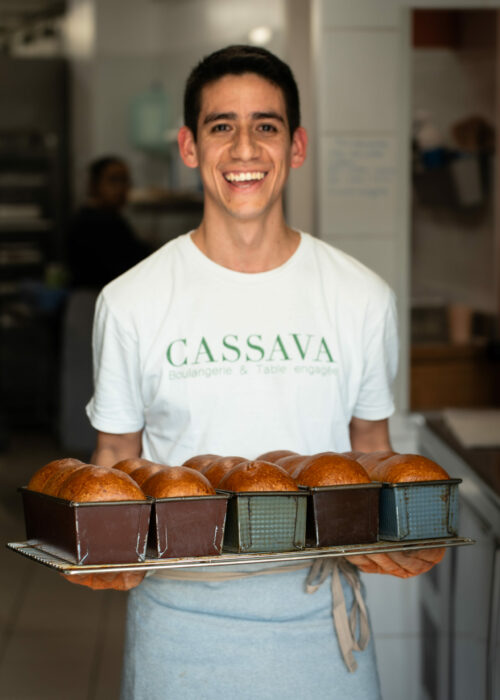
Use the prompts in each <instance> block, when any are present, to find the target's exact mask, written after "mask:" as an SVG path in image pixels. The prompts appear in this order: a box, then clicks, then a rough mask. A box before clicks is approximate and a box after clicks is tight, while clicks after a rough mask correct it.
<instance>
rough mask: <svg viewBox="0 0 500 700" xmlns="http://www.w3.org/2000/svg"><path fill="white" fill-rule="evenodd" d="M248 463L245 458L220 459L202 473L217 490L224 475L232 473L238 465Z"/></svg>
mask: <svg viewBox="0 0 500 700" xmlns="http://www.w3.org/2000/svg"><path fill="white" fill-rule="evenodd" d="M247 461H248V460H246V459H245V458H244V457H236V456H235V457H219V459H216V460H214V461H213V462H212V463H211V464H209V465H208V467H205V468H204V469H203V472H202V473H203V474H204V475H205V476H206V477H207V479H208V480H209V482H210V483H211V484H212V486H213V487H214V488H217V487H218V485H219V482H220V480H221V479H222V477H223V476H224V474H227V473H228V472H229V471H231V469H232V468H233V467H235V466H236V465H237V464H241V462H247Z"/></svg>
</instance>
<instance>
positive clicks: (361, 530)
mask: <svg viewBox="0 0 500 700" xmlns="http://www.w3.org/2000/svg"><path fill="white" fill-rule="evenodd" d="M381 486H382V485H381V484H380V483H374V482H372V483H369V484H342V485H339V486H316V487H309V488H307V487H303V486H301V487H300V488H304V489H306V490H307V493H308V500H307V523H306V541H307V544H308V546H311V547H331V546H335V545H342V544H367V543H369V542H376V541H377V537H378V521H379V494H380V489H381Z"/></svg>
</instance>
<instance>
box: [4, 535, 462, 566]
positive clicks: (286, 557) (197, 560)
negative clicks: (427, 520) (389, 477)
mask: <svg viewBox="0 0 500 700" xmlns="http://www.w3.org/2000/svg"><path fill="white" fill-rule="evenodd" d="M469 544H474V540H472V539H470V538H469V537H448V538H442V539H438V538H435V539H428V540H412V541H410V542H374V543H372V544H357V545H344V546H338V547H308V548H306V549H302V550H297V551H293V552H268V553H265V554H260V553H259V554H257V553H256V554H219V555H216V556H214V557H180V558H172V559H145V561H143V562H137V563H130V564H101V565H91V564H83V565H77V564H73V563H71V562H69V561H65V560H64V559H62V558H60V557H56V556H54V555H53V554H51V553H49V552H46V551H44V547H43V544H41V543H39V542H36V541H28V542H9V543H8V544H7V547H8V548H9V549H11V550H13V551H14V552H17V553H18V554H22V555H23V556H25V557H28V558H29V559H32V560H33V561H36V562H37V563H39V564H43V565H44V566H48V567H49V568H51V569H55V570H56V571H59V572H60V573H64V574H69V575H71V574H82V573H86V574H99V573H101V574H102V573H119V572H120V571H152V570H155V569H167V568H173V569H186V568H193V567H197V566H231V565H234V564H236V565H241V564H265V563H273V562H274V563H277V562H283V563H286V562H290V561H300V560H306V559H315V558H316V559H317V558H323V557H343V556H346V555H349V554H381V553H383V552H410V551H411V550H415V549H435V548H436V547H459V546H462V545H469Z"/></svg>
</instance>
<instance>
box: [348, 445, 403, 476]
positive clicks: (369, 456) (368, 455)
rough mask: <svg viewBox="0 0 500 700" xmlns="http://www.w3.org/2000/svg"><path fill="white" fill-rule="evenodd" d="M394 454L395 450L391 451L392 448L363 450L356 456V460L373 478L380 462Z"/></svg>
mask: <svg viewBox="0 0 500 700" xmlns="http://www.w3.org/2000/svg"><path fill="white" fill-rule="evenodd" d="M396 454H397V452H393V451H392V450H380V451H378V452H365V453H363V454H362V455H361V456H360V457H358V458H357V461H358V462H359V463H360V464H361V465H362V466H363V467H364V468H365V469H366V471H367V472H368V474H369V475H370V477H371V478H372V479H375V476H374V474H375V471H376V470H377V469H378V467H379V465H380V464H382V462H385V460H386V459H389V457H394V455H396ZM375 480H376V479H375Z"/></svg>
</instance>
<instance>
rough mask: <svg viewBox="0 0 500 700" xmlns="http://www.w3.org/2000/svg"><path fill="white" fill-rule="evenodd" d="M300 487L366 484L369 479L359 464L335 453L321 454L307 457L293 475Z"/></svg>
mask: <svg viewBox="0 0 500 700" xmlns="http://www.w3.org/2000/svg"><path fill="white" fill-rule="evenodd" d="M294 478H295V479H296V481H297V483H298V484H300V485H301V486H337V485H340V484H367V483H370V481H371V479H370V477H369V476H368V474H367V473H366V471H365V470H364V469H363V467H362V466H361V464H359V463H358V462H356V460H354V459H351V458H350V457H344V456H343V455H341V454H339V453H337V452H321V453H319V454H317V455H312V456H311V457H309V458H308V459H307V460H306V461H305V462H304V464H303V465H302V466H300V465H299V468H298V470H297V471H296V472H295V473H294Z"/></svg>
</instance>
